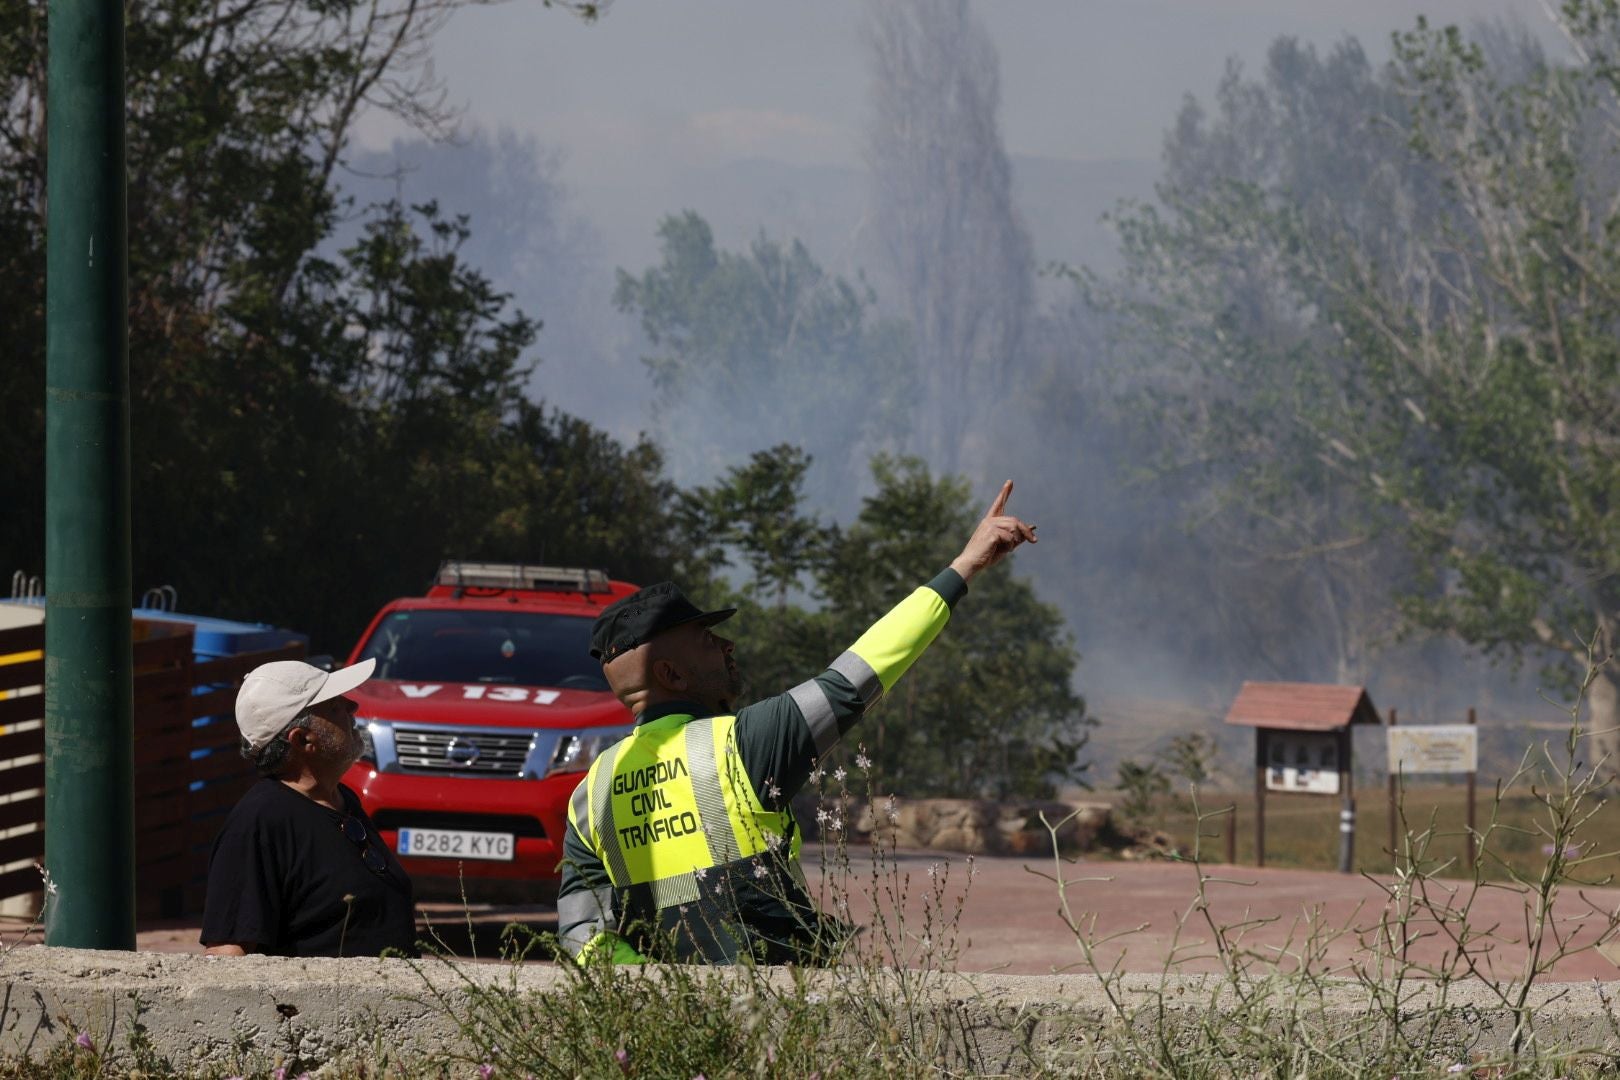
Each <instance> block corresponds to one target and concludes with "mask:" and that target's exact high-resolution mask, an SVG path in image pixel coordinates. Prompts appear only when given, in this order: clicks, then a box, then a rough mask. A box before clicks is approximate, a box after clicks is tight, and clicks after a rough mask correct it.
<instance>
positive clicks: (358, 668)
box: [236, 657, 377, 751]
mask: <svg viewBox="0 0 1620 1080" xmlns="http://www.w3.org/2000/svg"><path fill="white" fill-rule="evenodd" d="M376 666H377V658H376V657H372V658H371V659H369V660H362V661H360V662H359V663H358V664H355V665H353V666H352V667H346V668H338V669H337V670H336V671H322V670H321V669H320V668H318V667H316V666H315V665H314V664H306V663H304V662H303V661H302V660H275V661H272V662H271V663H268V664H260V665H259V666H258V667H256V668H254V669H253V670H252V671H250V672H248V673H247V678H245V679H243V680H242V689H240V690H238V691H237V692H236V726H237V728H238V729H239V730H240V731H241V732H242V738H243V739H244V740H246V741H247V744H248V746H249V748H250V749H252V750H255V751H258V750H262V749H263V748H264V746H265V744H266V743H268V742H269V741H270V740H271V739H274V738H275V737H276V736H277V735H279V734H281V732H282V729H283V728H285V727H286V726H287V725H288V724H290V723H292V722H293V720H294V719H295V718H296V717H297V716H298V714H299V713H301V712H303V711H304V710H305V709H307V708H309V707H310V706H311V705H317V704H319V703H320V702H323V701H330V700H332V699H333V698H335V697H341V696H342V695H344V694H347V693H348V692H349V691H350V690H353V689H354V688H355V687H357V686H359V685H360V684H361V683H363V682H365V681H366V680H367V679H369V678H371V670H372V669H373V668H375V667H376Z"/></svg>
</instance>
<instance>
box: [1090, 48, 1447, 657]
mask: <svg viewBox="0 0 1620 1080" xmlns="http://www.w3.org/2000/svg"><path fill="white" fill-rule="evenodd" d="M1216 102H1217V109H1216V110H1215V111H1214V112H1213V114H1211V113H1206V112H1205V110H1204V109H1203V108H1202V107H1201V106H1199V105H1198V104H1197V103H1196V102H1193V101H1189V102H1188V103H1187V105H1186V106H1185V107H1184V108H1183V110H1182V112H1181V115H1180V116H1179V118H1178V120H1177V123H1176V125H1175V127H1174V128H1173V129H1172V130H1171V132H1170V133H1169V135H1168V136H1167V138H1166V142H1165V175H1164V179H1163V181H1162V183H1161V184H1160V186H1159V190H1158V193H1159V206H1156V207H1155V206H1143V207H1135V208H1128V209H1127V210H1126V211H1125V212H1123V213H1122V214H1121V215H1119V217H1118V219H1117V220H1118V224H1119V227H1120V234H1121V240H1122V249H1123V254H1124V256H1125V261H1126V269H1125V271H1124V273H1123V274H1121V275H1120V277H1119V278H1118V279H1116V280H1114V281H1112V282H1107V283H1101V284H1100V287H1097V288H1095V289H1093V291H1092V295H1093V298H1094V299H1096V300H1098V301H1100V303H1101V304H1102V305H1103V306H1104V307H1106V308H1107V309H1109V310H1110V311H1111V312H1112V313H1114V314H1115V315H1116V316H1117V317H1116V318H1115V319H1114V320H1113V321H1112V323H1111V324H1110V325H1111V329H1112V330H1113V336H1114V344H1115V346H1116V348H1117V349H1118V354H1117V355H1116V356H1115V358H1114V363H1115V366H1116V371H1117V373H1118V374H1117V381H1116V385H1117V386H1118V387H1119V389H1120V392H1122V393H1123V394H1125V395H1127V396H1129V397H1130V398H1132V399H1134V401H1135V402H1136V403H1137V413H1138V417H1139V418H1141V417H1146V418H1148V419H1150V421H1151V423H1149V424H1146V425H1138V431H1139V438H1138V446H1139V448H1140V449H1141V450H1142V451H1143V453H1144V456H1145V459H1146V460H1147V461H1148V462H1150V463H1151V467H1152V468H1153V469H1154V470H1155V472H1156V473H1157V475H1158V478H1159V480H1160V482H1161V483H1163V484H1165V485H1167V486H1168V487H1169V488H1170V490H1176V491H1178V492H1179V493H1180V495H1181V497H1182V498H1183V500H1184V506H1185V507H1186V510H1187V512H1188V516H1189V517H1190V518H1191V519H1192V520H1194V521H1196V522H1197V527H1198V531H1199V540H1200V542H1201V543H1203V544H1204V545H1205V546H1206V548H1207V549H1208V552H1209V556H1210V557H1212V558H1213V559H1214V560H1215V561H1217V562H1218V563H1220V564H1221V565H1222V566H1223V568H1224V572H1223V574H1221V575H1219V576H1218V578H1217V579H1216V580H1214V581H1213V582H1212V584H1211V588H1210V593H1211V598H1212V600H1213V607H1214V610H1215V611H1217V612H1218V613H1219V614H1220V616H1221V621H1222V623H1224V624H1225V626H1226V629H1227V632H1228V633H1229V634H1230V635H1231V636H1232V637H1233V638H1234V639H1235V640H1239V641H1245V642H1248V643H1250V646H1251V648H1252V652H1253V655H1254V658H1256V659H1259V660H1260V661H1262V662H1264V663H1265V664H1266V666H1268V667H1269V668H1271V669H1272V670H1273V671H1274V672H1276V673H1277V674H1278V675H1279V676H1281V677H1286V678H1304V679H1319V680H1324V681H1327V680H1331V681H1336V682H1346V683H1358V682H1364V681H1366V679H1367V678H1368V676H1369V674H1370V672H1371V669H1372V662H1373V660H1374V658H1375V656H1376V655H1377V654H1378V651H1379V650H1380V649H1381V648H1383V647H1385V646H1387V645H1388V644H1389V643H1390V642H1391V640H1392V638H1393V636H1394V632H1395V630H1396V622H1397V620H1396V619H1395V618H1394V599H1393V597H1394V594H1395V592H1396V591H1397V590H1398V588H1399V587H1400V585H1401V584H1402V582H1403V580H1404V579H1405V576H1406V575H1407V574H1408V566H1407V564H1406V561H1405V558H1404V554H1405V553H1404V552H1403V551H1402V549H1401V547H1400V545H1399V543H1398V541H1397V539H1396V538H1395V537H1394V536H1392V535H1390V533H1389V532H1388V529H1387V525H1388V522H1387V518H1386V515H1385V513H1384V509H1385V508H1384V507H1383V506H1382V504H1381V503H1380V501H1379V500H1376V499H1373V498H1370V497H1368V496H1367V494H1366V493H1365V492H1363V491H1362V490H1361V489H1360V488H1359V486H1358V485H1356V484H1354V483H1352V482H1348V481H1346V480H1345V479H1344V478H1343V477H1342V476H1341V475H1340V473H1339V471H1338V469H1337V463H1338V462H1341V461H1342V460H1343V453H1344V451H1345V448H1346V444H1344V443H1343V441H1342V440H1339V441H1338V445H1337V446H1335V445H1334V442H1333V440H1331V439H1325V438H1324V437H1323V435H1322V430H1323V429H1322V424H1321V422H1320V421H1319V420H1318V418H1317V417H1316V416H1314V415H1307V414H1306V409H1307V408H1312V409H1314V408H1316V407H1317V406H1319V407H1320V408H1321V409H1324V410H1333V409H1339V410H1341V416H1340V418H1339V420H1340V424H1339V426H1345V422H1349V423H1353V422H1354V419H1353V417H1351V416H1348V415H1344V414H1343V410H1344V409H1345V403H1344V402H1343V401H1335V400H1334V399H1333V395H1332V392H1331V390H1329V389H1327V388H1329V387H1331V386H1332V385H1333V383H1334V381H1335V379H1336V378H1337V374H1338V371H1339V370H1340V369H1339V368H1338V367H1337V366H1336V364H1337V361H1336V360H1333V359H1329V358H1328V357H1327V355H1326V354H1324V353H1321V352H1313V351H1312V350H1313V347H1314V345H1313V335H1314V334H1315V329H1314V326H1315V324H1314V318H1315V312H1314V308H1313V307H1312V304H1311V302H1310V301H1308V300H1302V297H1301V295H1300V293H1299V288H1298V282H1297V281H1296V280H1294V278H1293V277H1292V276H1291V274H1290V271H1289V269H1288V267H1287V266H1286V264H1284V263H1283V262H1281V261H1279V260H1278V259H1277V258H1275V257H1274V256H1273V253H1272V252H1271V251H1270V250H1268V249H1267V248H1266V247H1265V246H1264V245H1263V244H1260V243H1257V241H1256V238H1255V236H1254V234H1253V232H1252V230H1249V229H1248V228H1247V227H1246V225H1245V224H1244V223H1247V222H1249V221H1250V220H1252V217H1253V215H1254V213H1256V211H1257V201H1258V199H1259V198H1260V196H1259V195H1258V194H1257V193H1259V192H1269V191H1276V192H1287V193H1288V195H1287V198H1289V199H1291V200H1293V205H1294V206H1295V207H1297V210H1298V213H1299V215H1300V217H1301V219H1308V220H1310V221H1313V222H1323V223H1328V222H1331V223H1333V224H1331V225H1330V226H1328V227H1330V228H1335V229H1343V230H1344V231H1345V232H1347V233H1349V234H1352V235H1355V236H1357V237H1359V238H1361V240H1362V241H1364V242H1365V243H1366V244H1368V245H1372V246H1379V245H1387V243H1388V238H1389V237H1390V236H1392V235H1399V233H1397V232H1396V231H1395V230H1397V229H1399V228H1401V227H1402V225H1403V224H1404V221H1403V215H1416V214H1418V213H1420V212H1421V211H1420V209H1419V207H1418V206H1414V205H1413V203H1414V201H1416V202H1417V203H1418V204H1419V205H1420V206H1425V207H1426V206H1428V205H1431V204H1432V203H1433V201H1434V200H1433V196H1432V192H1431V190H1430V188H1431V187H1432V185H1431V183H1430V182H1429V181H1428V178H1427V177H1426V176H1425V175H1424V173H1423V171H1422V169H1421V168H1420V166H1419V165H1418V163H1415V162H1412V161H1411V160H1410V155H1409V154H1408V153H1407V151H1406V149H1405V147H1404V145H1403V141H1402V137H1401V136H1400V134H1399V133H1398V132H1399V129H1398V128H1397V127H1393V126H1391V125H1390V124H1388V123H1382V122H1378V120H1377V119H1375V117H1387V116H1398V115H1399V110H1400V101H1399V99H1398V98H1397V96H1396V95H1395V94H1394V92H1393V91H1392V90H1391V88H1389V87H1388V86H1387V85H1385V84H1384V83H1383V82H1382V81H1381V80H1380V79H1379V77H1378V75H1377V73H1376V72H1375V70H1374V69H1373V68H1372V66H1371V65H1370V64H1369V62H1368V61H1367V58H1366V56H1365V54H1364V53H1363V52H1362V50H1361V48H1360V47H1359V45H1357V44H1356V43H1355V42H1353V41H1347V42H1344V43H1341V44H1340V45H1339V46H1337V47H1336V48H1334V49H1333V50H1332V51H1331V52H1330V53H1329V54H1328V55H1327V56H1326V57H1321V56H1318V54H1317V53H1316V52H1315V50H1314V49H1311V48H1309V47H1305V46H1301V45H1300V44H1299V43H1297V42H1295V41H1294V40H1292V39H1288V38H1283V39H1279V40H1278V41H1277V42H1276V43H1275V44H1274V45H1273V46H1272V48H1271V50H1270V52H1269V54H1268V57H1267V64H1266V67H1265V70H1264V72H1263V73H1262V75H1261V77H1260V78H1258V79H1255V80H1249V79H1247V78H1245V77H1244V73H1243V71H1242V69H1241V68H1239V67H1237V66H1236V65H1232V66H1230V67H1229V68H1228V71H1227V73H1226V76H1225V78H1223V80H1222V82H1221V85H1220V88H1219V90H1218V91H1217V94H1216ZM1170 252H1174V253H1175V255H1174V257H1172V258H1168V259H1167V258H1166V257H1165V256H1166V254H1167V253H1170ZM1307 402H1310V403H1313V404H1312V405H1310V406H1307V404H1306V403H1307Z"/></svg>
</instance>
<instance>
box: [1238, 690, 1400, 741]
mask: <svg viewBox="0 0 1620 1080" xmlns="http://www.w3.org/2000/svg"><path fill="white" fill-rule="evenodd" d="M1226 722H1227V723H1228V724H1242V725H1244V726H1246V727H1257V728H1272V729H1277V730H1282V731H1339V730H1341V729H1343V728H1347V727H1349V726H1350V725H1352V724H1377V723H1380V722H1381V721H1380V720H1379V718H1378V710H1377V709H1375V708H1373V703H1372V699H1371V698H1370V697H1368V696H1367V688H1366V687H1364V686H1334V685H1331V684H1326V683H1283V682H1245V683H1244V684H1243V688H1242V689H1241V690H1239V691H1238V696H1237V699H1236V700H1234V701H1233V702H1232V707H1231V709H1229V710H1227V713H1226Z"/></svg>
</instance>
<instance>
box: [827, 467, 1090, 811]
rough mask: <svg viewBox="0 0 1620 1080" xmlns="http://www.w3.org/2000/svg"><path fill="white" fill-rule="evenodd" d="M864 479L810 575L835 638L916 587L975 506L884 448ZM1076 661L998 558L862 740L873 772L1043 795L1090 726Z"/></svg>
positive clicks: (1076, 754)
mask: <svg viewBox="0 0 1620 1080" xmlns="http://www.w3.org/2000/svg"><path fill="white" fill-rule="evenodd" d="M872 476H873V479H874V480H875V482H876V485H877V490H876V492H874V493H873V494H872V495H871V496H869V497H868V498H867V499H866V500H865V501H864V502H863V504H862V507H861V512H860V514H859V516H858V517H857V518H856V520H855V522H854V523H853V524H852V525H850V526H849V527H848V528H845V529H842V530H840V531H839V532H838V533H836V534H835V535H834V536H833V537H832V539H831V540H830V542H829V545H828V550H827V555H826V559H825V562H824V564H823V565H822V567H821V569H820V571H819V573H818V575H817V591H818V592H819V593H820V594H821V596H823V597H824V598H825V600H826V605H827V608H826V609H827V611H828V613H829V616H830V620H831V621H830V624H829V625H830V629H831V631H832V637H833V640H834V641H837V642H839V644H838V645H837V646H836V647H839V648H842V647H843V646H844V645H845V644H847V643H848V642H850V641H854V640H855V638H856V636H858V635H859V634H860V633H861V632H862V631H863V630H864V629H865V628H866V627H867V626H868V625H869V624H870V623H871V622H872V621H873V620H875V619H877V618H878V617H879V616H880V615H882V613H883V612H884V611H885V610H887V609H888V607H889V606H890V605H892V604H894V603H895V602H896V601H898V600H899V599H900V598H901V597H902V596H904V595H905V594H906V592H908V591H909V590H910V589H911V588H914V587H915V585H916V581H915V575H916V574H917V568H918V567H936V566H937V567H943V566H945V565H946V564H947V563H948V562H949V561H950V560H951V559H952V558H953V557H955V555H956V554H957V553H958V551H960V549H961V544H962V541H963V540H964V539H965V538H966V537H967V536H968V535H969V533H971V532H972V529H973V526H974V525H975V524H976V523H977V521H978V518H979V515H980V514H981V513H982V512H983V508H982V507H980V506H978V505H977V504H976V502H975V501H974V500H972V499H971V498H970V497H969V493H968V487H967V484H966V483H965V482H963V481H961V480H959V479H953V478H945V479H939V480H936V479H934V478H933V476H932V475H930V473H929V471H928V469H927V467H926V466H925V465H923V463H922V462H921V461H919V460H917V459H915V458H892V457H881V456H880V457H878V458H876V459H874V460H873V462H872ZM1078 661H1079V657H1078V655H1077V654H1076V652H1075V649H1074V643H1073V640H1072V638H1071V637H1070V636H1069V634H1068V632H1067V631H1066V630H1065V629H1064V623H1063V617H1062V616H1061V615H1060V614H1058V612H1057V609H1055V608H1054V607H1052V606H1051V605H1050V604H1047V603H1043V602H1042V601H1041V600H1039V599H1038V598H1037V597H1036V595H1035V591H1034V589H1033V588H1032V587H1031V586H1030V585H1029V583H1027V582H1025V581H1022V580H1020V579H1018V578H1016V577H1014V576H1013V573H1012V560H1011V559H1008V560H1004V561H1003V562H1002V563H1000V564H998V565H997V566H995V567H993V568H992V569H991V570H989V571H988V572H986V573H984V574H981V575H980V576H978V577H977V578H975V579H974V582H973V591H972V593H971V594H970V595H969V596H968V597H967V598H966V599H964V600H963V601H962V602H961V604H960V605H959V606H958V610H957V611H956V613H955V614H954V615H953V616H952V620H951V626H950V628H949V630H948V631H947V632H946V633H944V634H941V635H940V636H939V637H938V638H937V639H936V640H935V641H934V643H933V644H932V645H931V646H929V648H928V651H927V652H926V653H924V654H923V656H922V658H921V659H920V660H919V661H918V662H917V664H916V665H915V666H914V667H913V668H912V670H911V672H910V673H909V674H908V675H907V676H906V677H905V679H904V680H902V682H901V683H900V685H899V686H898V687H897V688H896V690H895V693H894V694H893V695H892V696H891V697H888V698H885V700H884V701H883V703H882V704H881V705H880V706H879V707H878V709H877V710H876V712H875V714H874V715H873V716H872V717H870V718H869V719H868V720H866V721H865V723H864V725H863V727H862V730H861V735H860V736H859V740H860V741H862V742H864V743H865V744H866V747H867V749H868V752H869V754H870V756H871V757H872V759H873V761H874V765H875V770H876V775H877V776H879V777H880V778H881V782H882V783H883V784H884V785H886V786H889V787H891V788H892V789H893V790H895V791H899V792H904V793H906V794H908V795H913V796H917V795H946V794H949V795H968V794H974V795H986V796H993V797H1004V796H1007V795H1011V794H1023V795H1049V794H1051V793H1052V791H1053V790H1054V788H1055V786H1056V784H1057V783H1059V782H1063V781H1070V782H1072V781H1076V780H1078V779H1080V777H1081V776H1082V774H1083V771H1084V768H1085V764H1084V762H1083V761H1082V760H1081V757H1080V755H1081V753H1082V752H1083V750H1084V748H1085V745H1086V743H1087V741H1088V740H1089V738H1090V728H1091V727H1092V726H1093V725H1094V723H1095V721H1093V720H1092V719H1091V718H1090V717H1089V716H1087V715H1086V707H1085V702H1084V701H1083V700H1082V699H1081V698H1080V697H1079V695H1077V694H1076V693H1075V691H1074V688H1073V685H1072V680H1073V675H1074V669H1075V666H1076V664H1077V663H1078Z"/></svg>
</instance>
